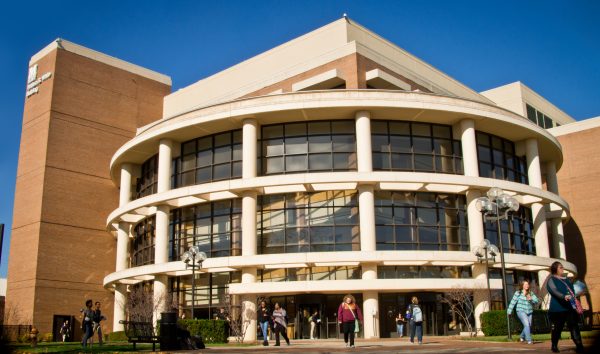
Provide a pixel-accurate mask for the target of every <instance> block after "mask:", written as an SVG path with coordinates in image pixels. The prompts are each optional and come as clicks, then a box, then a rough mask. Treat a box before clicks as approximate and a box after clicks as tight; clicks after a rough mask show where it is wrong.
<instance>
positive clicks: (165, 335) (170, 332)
mask: <svg viewBox="0 0 600 354" xmlns="http://www.w3.org/2000/svg"><path fill="white" fill-rule="evenodd" d="M177 349H179V343H178V341H177V312H162V313H161V314H160V350H161V351H165V350H177Z"/></svg>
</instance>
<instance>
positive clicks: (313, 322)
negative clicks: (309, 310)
mask: <svg viewBox="0 0 600 354" xmlns="http://www.w3.org/2000/svg"><path fill="white" fill-rule="evenodd" d="M308 320H309V321H310V339H317V326H318V325H319V323H321V318H320V317H319V310H315V312H313V314H312V315H311V316H310V317H309V318H308Z"/></svg>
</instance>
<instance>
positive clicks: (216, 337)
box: [177, 320, 229, 343]
mask: <svg viewBox="0 0 600 354" xmlns="http://www.w3.org/2000/svg"><path fill="white" fill-rule="evenodd" d="M177 323H178V324H179V325H180V326H181V327H182V328H185V329H187V330H188V331H190V334H191V335H192V336H197V335H200V336H202V339H203V340H204V342H205V343H227V337H228V335H229V322H227V321H222V320H179V321H177Z"/></svg>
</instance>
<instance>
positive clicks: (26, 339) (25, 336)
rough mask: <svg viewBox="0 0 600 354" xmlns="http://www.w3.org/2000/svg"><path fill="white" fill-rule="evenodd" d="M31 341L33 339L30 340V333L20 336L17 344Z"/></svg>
mask: <svg viewBox="0 0 600 354" xmlns="http://www.w3.org/2000/svg"><path fill="white" fill-rule="evenodd" d="M30 340H31V338H29V333H25V334H22V335H20V336H19V338H17V342H19V343H29V341H30Z"/></svg>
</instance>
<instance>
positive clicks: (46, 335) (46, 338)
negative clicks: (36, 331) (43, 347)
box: [40, 333, 53, 342]
mask: <svg viewBox="0 0 600 354" xmlns="http://www.w3.org/2000/svg"><path fill="white" fill-rule="evenodd" d="M52 337H53V336H52V333H44V334H42V338H41V339H40V341H42V342H52V339H53V338H52Z"/></svg>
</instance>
